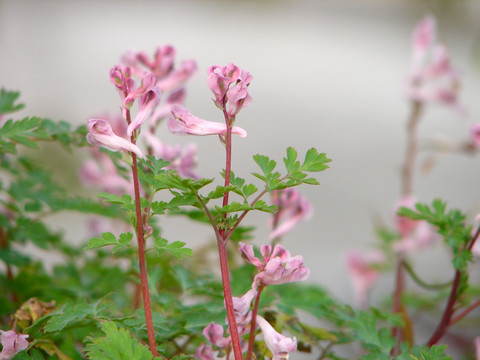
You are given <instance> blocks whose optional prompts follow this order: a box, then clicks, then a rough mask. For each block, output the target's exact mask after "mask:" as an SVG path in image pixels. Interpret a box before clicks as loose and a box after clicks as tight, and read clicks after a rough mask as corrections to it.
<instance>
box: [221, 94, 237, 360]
mask: <svg viewBox="0 0 480 360" xmlns="http://www.w3.org/2000/svg"><path fill="white" fill-rule="evenodd" d="M223 105H224V106H223V108H224V110H223V116H224V118H225V124H226V126H227V133H226V135H225V186H228V185H230V176H231V172H232V126H233V124H232V121H231V119H230V116H229V115H228V114H227V111H226V110H225V105H226V101H224V104H223ZM228 194H229V192H228V191H227V192H226V193H225V194H224V195H223V206H226V205H228ZM224 218H225V219H226V218H227V214H225V216H224ZM230 234H231V233H230V232H228V231H226V229H225V228H223V229H220V231H219V232H218V236H217V245H218V254H219V257H220V269H221V274H222V284H223V294H224V298H225V308H226V310H227V318H228V327H229V329H230V336H231V337H232V346H233V354H234V356H235V360H243V356H242V348H241V346H240V336H239V335H238V328H237V321H236V320H235V311H234V308H233V299H232V290H231V286H230V276H229V273H228V259H227V248H226V246H227V243H228V239H229V238H230Z"/></svg>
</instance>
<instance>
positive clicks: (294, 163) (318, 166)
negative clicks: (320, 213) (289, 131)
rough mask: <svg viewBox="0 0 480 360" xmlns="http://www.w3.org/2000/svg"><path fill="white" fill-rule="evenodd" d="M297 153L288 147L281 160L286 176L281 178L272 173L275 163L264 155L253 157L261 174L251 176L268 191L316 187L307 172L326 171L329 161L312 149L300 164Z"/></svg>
mask: <svg viewBox="0 0 480 360" xmlns="http://www.w3.org/2000/svg"><path fill="white" fill-rule="evenodd" d="M297 155H298V154H297V151H296V150H295V149H294V148H291V147H289V148H288V149H287V156H286V157H285V158H284V159H283V162H284V163H285V167H286V169H287V174H286V175H285V176H284V177H281V175H280V173H279V172H278V171H274V170H275V167H276V166H277V163H276V162H275V161H274V160H271V159H269V158H268V157H267V156H265V155H255V156H254V157H253V159H254V160H255V162H256V163H257V165H258V166H259V167H260V169H261V170H262V173H263V175H262V174H259V173H253V175H254V176H255V177H257V178H259V179H260V180H262V181H263V182H265V185H266V188H267V190H268V191H273V190H280V189H285V188H287V187H291V186H297V185H300V184H309V185H318V184H319V182H318V181H317V180H316V179H315V178H311V177H308V174H307V173H309V172H320V171H323V170H325V169H328V165H326V164H327V163H329V162H330V161H331V160H330V159H328V158H327V157H326V155H325V154H324V153H321V154H319V153H318V151H317V150H316V149H314V148H311V149H309V150H308V151H307V153H306V154H305V159H304V161H303V163H302V164H301V163H300V161H298V160H297Z"/></svg>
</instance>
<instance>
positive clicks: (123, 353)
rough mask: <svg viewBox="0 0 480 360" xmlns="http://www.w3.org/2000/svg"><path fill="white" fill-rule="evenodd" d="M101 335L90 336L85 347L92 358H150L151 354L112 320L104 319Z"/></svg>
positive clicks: (95, 359) (113, 359)
mask: <svg viewBox="0 0 480 360" xmlns="http://www.w3.org/2000/svg"><path fill="white" fill-rule="evenodd" d="M101 329H102V331H103V333H104V336H102V337H97V338H94V337H90V338H89V339H88V343H87V346H86V348H85V351H86V354H87V358H88V359H92V360H152V359H153V355H152V353H151V352H150V351H148V349H147V348H146V347H145V346H144V345H142V344H141V343H140V342H139V341H138V340H137V339H134V338H132V335H131V334H130V333H129V332H128V331H127V330H126V329H124V328H119V327H118V326H117V325H116V324H115V323H114V322H113V321H104V322H103V323H102V326H101Z"/></svg>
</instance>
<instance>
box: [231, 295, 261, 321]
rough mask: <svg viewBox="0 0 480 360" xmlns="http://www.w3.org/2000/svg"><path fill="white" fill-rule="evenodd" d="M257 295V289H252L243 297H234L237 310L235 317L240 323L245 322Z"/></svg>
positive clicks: (234, 306) (235, 309) (234, 307)
mask: <svg viewBox="0 0 480 360" xmlns="http://www.w3.org/2000/svg"><path fill="white" fill-rule="evenodd" d="M255 296H257V290H255V289H250V290H248V291H247V292H246V293H245V295H243V296H242V297H233V298H232V300H233V310H234V311H235V319H236V320H237V322H238V323H242V322H244V320H245V318H246V317H247V314H248V311H249V310H250V305H251V304H252V300H253V299H254V298H255Z"/></svg>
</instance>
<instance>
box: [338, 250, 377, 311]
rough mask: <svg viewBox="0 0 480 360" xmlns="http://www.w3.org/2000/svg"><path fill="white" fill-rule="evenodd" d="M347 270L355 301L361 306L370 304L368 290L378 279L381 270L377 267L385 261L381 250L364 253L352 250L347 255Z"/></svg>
mask: <svg viewBox="0 0 480 360" xmlns="http://www.w3.org/2000/svg"><path fill="white" fill-rule="evenodd" d="M346 260H347V270H348V273H349V275H350V279H351V281H352V285H353V290H354V294H355V301H356V303H357V305H358V306H359V307H361V308H365V307H366V306H367V304H368V298H367V296H368V292H369V291H370V289H371V287H372V286H373V285H374V284H375V282H376V281H377V279H378V276H379V272H378V269H377V268H376V267H377V266H378V265H379V264H381V263H382V262H384V261H385V257H384V256H383V254H382V253H380V252H372V253H370V254H367V255H362V254H360V253H359V252H357V251H350V252H349V253H348V254H347V257H346Z"/></svg>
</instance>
